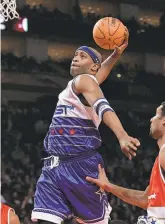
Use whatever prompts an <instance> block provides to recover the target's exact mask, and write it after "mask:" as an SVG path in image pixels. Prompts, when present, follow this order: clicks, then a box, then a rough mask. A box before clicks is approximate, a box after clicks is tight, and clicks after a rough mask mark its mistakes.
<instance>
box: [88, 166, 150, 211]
mask: <svg viewBox="0 0 165 224" xmlns="http://www.w3.org/2000/svg"><path fill="white" fill-rule="evenodd" d="M98 171H99V175H98V179H94V178H92V177H86V179H87V180H88V181H89V182H91V183H94V184H97V185H98V186H99V187H100V188H101V189H103V190H106V191H107V192H110V193H112V194H114V195H115V196H117V197H118V198H120V199H122V200H123V201H125V202H126V203H128V204H131V205H135V206H138V207H140V208H143V209H146V208H147V205H148V194H149V193H148V191H149V187H147V188H146V190H145V191H138V190H133V189H128V188H124V187H119V186H117V185H115V184H112V183H110V182H109V180H108V178H107V176H106V174H105V171H104V168H102V167H101V166H100V165H99V166H98Z"/></svg>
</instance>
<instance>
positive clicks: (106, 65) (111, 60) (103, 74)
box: [96, 28, 129, 84]
mask: <svg viewBox="0 0 165 224" xmlns="http://www.w3.org/2000/svg"><path fill="white" fill-rule="evenodd" d="M128 38H129V32H128V29H127V28H126V32H125V40H124V43H123V44H122V45H121V46H120V47H116V48H115V50H114V52H113V53H112V54H111V55H110V56H109V57H108V58H107V59H106V60H105V61H104V62H103V63H102V64H101V67H100V69H99V71H98V72H97V74H96V79H97V81H98V83H99V84H101V83H102V82H104V81H105V80H106V78H107V77H108V76H109V74H110V72H111V70H112V68H113V66H114V64H115V63H116V62H117V60H118V59H119V58H120V56H121V55H122V53H123V51H124V50H125V48H126V47H127V46H128Z"/></svg>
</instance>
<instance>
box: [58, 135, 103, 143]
mask: <svg viewBox="0 0 165 224" xmlns="http://www.w3.org/2000/svg"><path fill="white" fill-rule="evenodd" d="M54 136H56V137H57V136H58V137H68V136H69V138H70V137H71V138H74V137H81V138H89V137H91V138H95V139H97V140H99V141H100V142H101V139H99V138H96V137H95V136H88V135H85V136H83V135H54Z"/></svg>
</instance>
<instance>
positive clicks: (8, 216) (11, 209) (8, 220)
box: [7, 208, 15, 224]
mask: <svg viewBox="0 0 165 224" xmlns="http://www.w3.org/2000/svg"><path fill="white" fill-rule="evenodd" d="M11 211H12V212H14V214H15V210H14V209H13V208H9V210H8V214H7V222H8V224H10V212H11Z"/></svg>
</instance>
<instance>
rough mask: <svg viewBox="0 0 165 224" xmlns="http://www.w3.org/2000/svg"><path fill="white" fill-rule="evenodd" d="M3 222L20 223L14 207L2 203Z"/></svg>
mask: <svg viewBox="0 0 165 224" xmlns="http://www.w3.org/2000/svg"><path fill="white" fill-rule="evenodd" d="M1 224H20V221H19V218H18V216H17V215H16V214H15V211H14V209H13V208H11V207H9V206H7V205H5V204H3V203H1Z"/></svg>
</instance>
